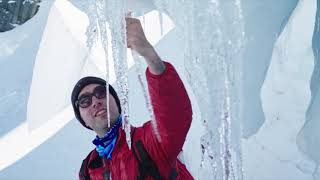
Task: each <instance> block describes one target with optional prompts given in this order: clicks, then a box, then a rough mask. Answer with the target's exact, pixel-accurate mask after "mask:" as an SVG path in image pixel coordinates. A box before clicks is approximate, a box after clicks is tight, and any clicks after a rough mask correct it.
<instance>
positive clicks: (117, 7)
mask: <svg viewBox="0 0 320 180" xmlns="http://www.w3.org/2000/svg"><path fill="white" fill-rule="evenodd" d="M108 7H109V9H108V13H109V15H110V18H109V21H110V30H111V36H112V55H113V59H114V69H115V73H116V78H117V87H118V89H119V95H120V96H119V99H120V104H121V108H122V128H123V129H124V130H125V133H126V141H127V144H128V146H129V149H130V148H131V136H130V131H131V129H130V128H131V125H130V117H129V87H128V63H127V37H126V22H125V14H126V12H125V1H124V0H117V1H108Z"/></svg>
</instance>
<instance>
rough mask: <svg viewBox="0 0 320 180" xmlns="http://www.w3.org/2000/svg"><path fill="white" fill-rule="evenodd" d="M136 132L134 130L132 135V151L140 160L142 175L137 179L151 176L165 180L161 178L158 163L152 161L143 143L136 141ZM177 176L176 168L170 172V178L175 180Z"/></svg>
mask: <svg viewBox="0 0 320 180" xmlns="http://www.w3.org/2000/svg"><path fill="white" fill-rule="evenodd" d="M134 132H135V129H133V132H132V135H131V137H132V140H133V146H132V151H133V154H134V156H135V158H136V159H137V160H138V163H139V172H140V175H139V176H138V177H137V179H138V180H143V179H145V177H146V176H147V175H150V176H152V177H153V178H154V179H156V180H163V179H164V178H163V177H162V176H161V174H160V172H159V169H158V167H157V165H156V163H155V162H154V161H153V160H152V159H151V157H150V155H149V153H148V152H147V150H146V149H145V147H144V146H143V144H142V141H141V140H137V141H135V140H134ZM137 152H138V153H137ZM138 154H139V156H138ZM177 176H178V173H177V171H176V168H173V169H172V170H171V172H170V176H169V178H170V180H175V179H176V177H177Z"/></svg>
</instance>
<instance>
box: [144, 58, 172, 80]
mask: <svg viewBox="0 0 320 180" xmlns="http://www.w3.org/2000/svg"><path fill="white" fill-rule="evenodd" d="M163 62H164V65H165V66H166V69H165V70H164V71H163V72H162V73H161V74H158V75H157V74H152V73H151V72H150V70H149V67H147V69H146V77H147V78H153V79H160V78H161V77H162V76H165V75H166V74H168V72H169V70H172V69H174V67H173V65H172V64H170V63H169V62H166V61H163Z"/></svg>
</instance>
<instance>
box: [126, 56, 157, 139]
mask: <svg viewBox="0 0 320 180" xmlns="http://www.w3.org/2000/svg"><path fill="white" fill-rule="evenodd" d="M131 53H132V57H133V59H134V62H135V70H136V73H137V74H138V79H139V83H140V85H141V88H142V91H143V95H144V99H145V103H146V106H147V109H148V112H149V116H150V119H151V125H152V128H153V132H154V134H155V135H156V137H157V140H158V141H159V142H161V137H160V133H159V130H158V127H157V122H156V119H155V116H154V111H153V106H152V103H151V99H150V96H149V93H148V89H147V86H146V83H145V81H144V79H143V77H142V69H141V62H140V61H142V58H140V56H139V55H138V53H137V52H136V51H134V50H132V51H131Z"/></svg>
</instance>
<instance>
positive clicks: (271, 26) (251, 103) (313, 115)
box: [0, 0, 320, 180]
mask: <svg viewBox="0 0 320 180" xmlns="http://www.w3.org/2000/svg"><path fill="white" fill-rule="evenodd" d="M77 2H78V4H81V3H83V2H84V1H83V2H79V1H77ZM163 3H169V5H168V6H166V7H164V8H162V9H167V10H166V11H167V12H166V13H168V14H169V15H170V17H171V18H172V20H174V21H177V23H176V28H175V29H174V31H172V32H171V33H170V34H168V35H167V36H166V37H165V38H164V39H165V40H164V41H163V42H160V43H159V44H158V45H157V48H158V50H159V52H160V55H161V56H167V59H168V60H169V61H170V62H172V63H173V64H174V65H176V68H177V70H178V72H179V74H181V77H182V79H183V80H184V83H185V84H186V87H187V88H188V92H189V95H190V96H191V98H192V102H193V109H194V122H193V124H192V127H191V129H190V132H189V134H188V137H187V140H186V143H185V146H184V156H185V162H186V165H187V167H188V169H190V171H191V172H192V174H193V175H194V176H195V178H196V179H208V178H210V179H212V177H214V178H215V179H219V178H221V177H222V178H221V179H227V178H229V179H240V178H241V176H242V174H243V179H249V180H251V179H252V180H254V179H272V180H273V179H275V177H276V178H277V179H293V180H295V179H297V180H298V179H299V180H301V179H302V180H313V179H318V178H319V168H318V166H317V164H316V162H319V159H320V158H319V151H318V148H317V147H318V146H319V138H318V136H317V134H318V133H317V131H318V129H319V126H318V124H317V122H318V121H317V118H318V117H319V113H318V111H317V109H318V107H319V105H318V102H319V101H318V100H317V99H318V97H319V96H318V95H317V89H318V88H317V87H318V86H317V81H318V75H317V74H318V73H317V72H318V69H319V68H318V64H317V63H315V62H314V61H313V58H314V57H315V58H316V59H317V58H318V54H317V52H318V46H317V41H314V45H313V49H312V48H311V47H312V44H311V40H312V34H313V25H314V24H313V23H314V19H313V18H314V16H315V10H316V5H315V2H312V1H307V0H305V1H300V2H299V4H298V6H297V8H295V9H294V7H295V5H296V3H297V2H296V1H290V2H289V1H281V2H278V1H277V2H276V1H268V2H256V1H255V2H251V1H247V2H244V4H242V5H241V7H240V8H239V6H238V4H237V3H238V2H237V1H230V3H228V4H225V3H222V2H220V1H210V2H209V1H207V2H204V1H203V3H198V4H193V3H191V4H183V5H181V3H180V4H179V8H180V9H182V10H185V11H183V13H182V10H181V12H180V11H178V10H176V11H174V10H175V9H176V7H178V5H177V3H178V1H170V2H169V1H163ZM205 4H210V5H211V6H205ZM274 4H277V6H274ZM161 6H162V5H159V4H156V7H157V8H158V9H160V10H161ZM63 7H66V6H65V5H64V6H63ZM77 7H79V5H78V6H77ZM148 7H150V6H148ZM192 7H197V8H202V9H212V8H216V11H214V12H212V11H209V12H210V13H213V14H212V16H214V17H216V18H212V19H210V20H208V19H206V18H207V17H208V14H206V13H207V12H202V11H201V12H199V13H197V15H196V16H193V17H191V16H192V13H194V12H198V11H197V10H196V9H197V8H195V9H193V11H190V10H191V9H192ZM262 7H263V8H262ZM62 9H63V8H62V7H60V9H59V7H58V6H55V7H54V8H53V10H52V13H55V16H52V17H51V18H50V19H49V20H48V24H47V26H48V27H51V28H52V29H54V28H53V27H57V26H59V27H60V28H58V29H57V28H55V30H54V31H53V30H52V31H49V29H47V30H46V33H44V35H43V36H44V37H43V40H42V41H43V42H42V44H41V45H39V49H42V50H41V51H44V50H43V49H45V53H44V54H45V56H43V55H41V53H39V54H38V55H37V54H36V52H37V51H38V49H37V48H38V46H37V47H33V46H30V47H33V50H32V51H30V54H27V55H28V56H26V57H35V56H37V57H38V60H37V62H36V63H39V62H46V61H45V60H49V59H50V58H52V59H51V61H47V62H56V63H57V64H58V65H54V64H50V63H49V64H50V68H46V65H45V64H41V67H38V68H41V69H46V70H47V71H46V72H44V71H42V72H39V71H35V72H33V75H34V76H38V77H42V76H43V77H45V76H44V75H45V74H49V75H50V74H53V75H56V76H58V75H59V76H60V75H61V77H63V78H62V79H63V80H64V81H66V82H67V83H68V84H71V85H72V83H73V82H74V81H75V80H76V79H77V78H78V76H79V75H76V73H74V74H72V73H70V72H77V71H81V70H83V71H84V72H93V71H95V70H96V67H95V65H94V63H93V62H95V61H94V60H95V58H93V57H92V56H90V55H89V56H87V55H86V52H87V50H85V48H83V47H84V45H85V46H86V43H85V41H83V40H81V38H79V37H78V36H75V35H77V34H80V33H78V32H76V30H77V29H79V28H73V27H72V25H71V23H70V22H71V21H67V20H66V19H65V18H66V17H67V16H66V14H65V15H64V16H61V15H63V13H66V12H67V11H63V10H62ZM79 9H80V10H83V9H86V7H85V6H83V7H81V8H79ZM186 9H188V10H189V11H186ZM271 9H273V11H272V12H273V13H270V11H271ZM293 9H294V13H293V14H292V16H291V12H292V11H293ZM240 10H241V11H242V14H243V20H241V18H240V17H241V16H240V14H241V13H240ZM86 11H87V9H86ZM68 13H71V11H68ZM170 13H171V14H170ZM229 13H230V14H233V15H230V16H228V17H229V18H228V19H227V20H228V23H224V21H226V19H225V16H226V14H229ZM172 14H174V15H172ZM238 15H239V16H238ZM73 16H74V15H73ZM318 16H319V15H318ZM53 17H54V18H53ZM289 17H290V19H291V20H290V22H289V23H288V24H287V23H286V19H288V18H289ZM184 18H186V19H184ZM188 18H189V19H188ZM199 18H202V19H201V21H200V22H199ZM78 19H81V18H78ZM54 20H55V21H54ZM188 20H189V21H188ZM39 22H41V21H39ZM43 22H44V23H47V22H46V21H43ZM53 22H54V23H53ZM67 22H68V23H67ZM78 22H81V21H78ZM146 22H147V21H146ZM203 23H207V24H208V27H207V26H204V25H203ZM237 23H238V24H237ZM243 23H244V30H241V28H240V29H239V28H227V27H233V26H237V27H239V25H241V24H243ZM317 23H318V21H317ZM78 24H81V23H78ZM195 24H196V25H197V27H199V28H195ZM43 26H44V25H43ZM145 26H147V29H148V27H149V26H148V24H145ZM184 26H187V27H188V28H186V29H185V31H183V33H181V27H184ZM22 27H23V26H22ZM34 27H35V25H33V26H31V25H30V29H34ZM86 27H87V26H85V27H84V28H83V29H84V31H83V32H85V28H86ZM240 27H241V26H240ZM316 27H317V26H316ZM163 28H164V31H165V26H164V27H163ZM80 29H81V28H80ZM199 29H201V31H200V30H199ZM211 29H214V30H215V31H213V32H212V30H211ZM210 30H211V35H212V37H213V38H212V39H208V38H206V36H205V35H206V34H207V33H209V31H210ZM230 30H234V31H232V32H230ZM243 31H244V32H245V39H244V40H243V39H242V32H243ZM318 32H319V30H316V31H315V37H314V38H315V39H316V37H317V34H318ZM50 33H51V34H50ZM83 34H84V33H83ZM188 34H196V35H197V36H195V35H194V36H188ZM231 35H233V36H231ZM278 36H279V38H278ZM39 37H41V36H40V35H39ZM50 37H54V38H50ZM0 38H2V39H4V38H5V39H6V41H3V42H8V41H10V42H11V45H12V46H10V47H12V50H11V51H8V48H3V50H6V51H5V52H3V53H1V56H0V57H1V59H0V62H2V64H1V67H4V71H1V72H2V73H3V74H4V76H3V80H4V81H3V82H5V79H6V78H8V83H10V82H16V84H19V83H21V82H24V83H23V84H21V89H22V91H23V92H24V93H21V94H20V89H19V88H14V86H15V83H12V84H11V85H9V86H10V87H11V86H12V87H11V88H8V87H7V86H4V85H1V88H2V89H4V91H1V92H5V93H4V94H2V93H1V95H2V96H1V97H2V98H1V97H0V98H1V99H2V101H1V103H0V105H1V113H0V114H1V122H4V121H5V123H12V122H14V121H15V120H16V119H17V118H16V117H17V116H15V117H11V116H10V115H9V114H15V113H17V115H21V112H22V111H21V110H19V108H20V107H21V106H22V105H23V104H24V103H26V100H27V99H28V98H27V97H28V94H26V93H25V92H28V90H29V86H31V84H30V82H31V76H26V75H25V74H27V71H30V72H31V70H30V69H28V67H29V66H24V67H25V68H20V69H19V70H18V71H16V72H19V73H17V75H19V76H24V77H25V78H24V79H26V78H27V77H29V80H28V81H25V80H21V78H18V79H17V80H16V81H12V79H10V77H11V76H12V74H13V73H10V72H9V70H6V69H8V68H6V66H5V65H6V64H7V63H8V64H7V65H8V66H9V67H18V65H20V66H22V64H20V61H18V60H19V58H16V59H17V60H14V61H11V62H10V61H9V59H10V56H11V55H12V53H14V52H15V51H16V50H17V52H19V54H22V53H21V52H28V51H27V50H26V46H19V45H14V44H12V43H14V42H16V43H21V42H22V41H23V36H21V33H20V34H18V35H12V36H9V35H8V34H7V35H6V36H0ZM18 38H20V39H22V40H20V41H19V40H18ZM79 40H81V41H79ZM228 40H230V41H228ZM100 41H101V40H100ZM23 42H24V41H23ZM23 42H22V43H21V44H23ZM27 42H28V41H27V40H25V44H28V43H27ZM59 42H64V43H63V44H61V43H59ZM71 42H72V43H71ZM213 42H214V43H213ZM166 43H167V44H166ZM179 43H180V44H179ZM242 43H243V44H244V65H243V69H242V72H241V69H238V68H239V67H238V66H241V64H238V63H241V62H242V61H240V60H237V58H236V57H238V56H239V54H240V53H241V46H242ZM53 44H56V45H53ZM79 44H80V45H79ZM168 44H170V45H168ZM274 44H275V45H274ZM9 45H10V43H9V44H8V43H6V45H3V44H1V45H0V46H1V47H4V46H6V47H7V46H9ZM45 47H46V48H45ZM72 47H76V48H74V49H75V50H74V51H73V50H72ZM178 47H179V48H181V50H183V53H181V51H179V53H178V52H176V50H175V49H176V48H178ZM200 47H203V48H200ZM206 47H210V48H206ZM82 48H83V49H82ZM237 48H238V50H235V49H237ZM79 49H80V50H79ZM230 49H232V50H235V51H230ZM41 51H40V50H39V52H41ZM80 51H81V52H80ZM102 51H103V48H102ZM272 51H273V53H272ZM54 52H55V54H54ZM57 52H59V53H57ZM212 52H214V53H212ZM72 53H74V55H72V56H71V55H70V54H72ZM110 53H111V52H110ZM110 53H109V55H110ZM170 53H172V54H170ZM180 53H181V54H182V55H181V54H180ZM313 53H314V55H313ZM23 54H24V55H25V54H26V53H23ZM56 54H69V56H67V57H68V58H67V59H68V60H69V61H72V60H73V59H74V60H75V62H77V64H75V65H74V66H70V67H72V68H70V70H66V69H65V70H63V71H61V68H62V66H61V64H63V65H64V66H63V67H66V66H68V67H69V64H67V63H66V62H69V61H65V59H64V61H59V58H57V56H56ZM14 56H15V57H17V56H18V55H17V54H15V55H14ZM4 57H5V58H4ZM53 57H56V58H53ZM85 57H86V58H85ZM41 58H42V59H41ZM29 59H30V61H31V60H32V58H29ZM40 59H41V61H40ZM79 59H80V61H82V60H86V61H88V62H87V63H84V64H85V65H86V68H84V69H83V67H82V66H81V65H79ZM104 59H106V58H105V57H104ZM211 59H214V60H213V61H209V60H211ZM33 60H34V59H33ZM171 60H172V61H171ZM203 61H205V63H203V64H201V62H203ZM9 62H10V63H9ZM104 62H106V61H105V60H104ZM316 62H317V61H316ZM234 63H235V64H234ZM15 64H16V65H15ZM30 64H33V63H30ZM2 65H3V66H2ZM110 66H111V64H110ZM314 68H315V72H314V73H313V69H314ZM57 69H58V70H59V72H68V73H65V74H62V73H59V74H55V73H54V72H58V71H57ZM23 70H25V72H24V71H23ZM50 70H53V71H50ZM237 70H239V71H237ZM48 72H49V73H48ZM105 72H106V71H103V73H100V74H99V73H97V74H99V75H101V77H105V76H106V75H105ZM190 72H191V73H190ZM41 73H45V74H41ZM128 73H129V74H130V73H131V74H132V75H133V76H129V77H135V78H136V79H137V74H136V73H132V71H129V72H128ZM241 73H242V74H243V75H241ZM70 74H72V76H73V77H74V79H72V78H68V77H67V76H68V75H70ZM79 74H81V73H79ZM239 74H240V76H239ZM312 74H313V76H312ZM10 75H11V76H10ZM196 75H197V76H196ZM311 76H312V77H313V78H312V80H311V83H312V85H311V88H310V89H309V85H310V82H309V80H310V79H311ZM5 77H6V78H5ZM197 77H201V78H199V79H197ZM241 77H243V84H241V81H238V82H237V80H239V79H241ZM132 79H134V78H129V79H128V82H129V84H130V81H131V80H132ZM193 80H197V81H193ZM35 82H36V81H34V83H35ZM45 82H46V81H42V83H41V84H42V86H41V87H42V89H41V91H37V92H47V91H48V89H46V88H49V89H50V88H51V91H52V90H53V88H52V86H50V85H49V84H45ZM59 82H62V81H59ZM136 82H137V83H136V86H134V85H133V86H132V87H130V89H129V90H130V91H129V95H130V93H131V95H132V96H131V97H130V102H132V101H135V100H136V99H140V101H141V99H143V98H144V97H143V93H141V94H140V96H138V95H137V94H134V93H135V92H132V91H131V89H141V87H140V85H139V81H138V80H137V81H136ZM191 82H192V83H191ZM51 83H52V84H54V83H55V81H54V82H51ZM43 84H45V85H43ZM133 84H134V83H133ZM59 85H60V88H59V89H55V90H54V91H55V93H56V92H59V91H61V90H65V89H64V88H63V85H64V84H62V83H60V84H59ZM71 85H70V86H71ZM262 85H263V86H262ZM22 86H23V87H22ZM32 86H35V84H33V85H32ZM242 86H244V87H243V90H244V92H241V91H240V90H241V87H242ZM239 88H240V89H239ZM260 88H262V89H260ZM14 92H17V94H15V93H14ZM31 92H33V93H32V94H35V93H34V89H32V88H31ZM242 93H243V94H244V95H243V96H237V95H238V94H242ZM53 94H54V93H53ZM53 94H52V95H53ZM63 94H65V91H64V93H63ZM38 96H39V97H41V98H40V100H42V99H46V100H47V101H46V103H45V102H42V103H40V101H39V104H38V105H37V103H34V101H32V102H31V101H30V97H29V105H28V106H29V107H31V108H32V107H34V108H35V107H36V110H37V111H35V112H39V113H40V112H41V113H46V112H47V113H48V112H49V111H48V110H49V109H50V107H51V106H52V107H58V106H57V105H56V104H51V103H48V98H50V97H46V98H43V96H42V95H41V94H38ZM33 97H36V96H32V97H31V99H32V98H33ZM60 98H61V99H63V98H66V100H65V101H63V103H62V102H61V104H62V107H63V106H65V105H66V103H67V102H69V96H67V95H64V96H59V98H57V96H55V99H60ZM20 99H21V100H22V101H21V103H20V104H18V105H17V104H16V102H20ZM23 99H25V101H23ZM37 99H39V98H37ZM213 100H214V101H213ZM55 102H56V101H55ZM141 102H142V101H141ZM310 102H311V103H310ZM10 103H13V104H10ZM240 103H244V104H240ZM44 104H45V105H46V106H44ZM61 104H60V105H61ZM143 104H144V103H143ZM239 105H241V106H239ZM43 107H46V108H48V109H43ZM141 107H143V105H141ZM213 107H215V108H213ZM238 108H243V109H244V111H243V113H244V114H245V115H244V117H245V118H244V119H243V120H241V121H239V117H241V116H242V115H241V113H238V112H239V111H240V110H239V109H238ZM52 109H54V108H52ZM130 110H131V111H130V112H131V116H130V117H135V118H132V121H131V122H132V123H136V121H137V120H138V119H139V120H140V119H146V117H148V112H147V108H145V111H146V112H144V111H143V112H142V110H140V109H136V108H135V107H132V108H131V109H130ZM207 110H208V111H207ZM4 111H8V114H7V113H6V112H4ZM240 112H241V111H240ZM71 113H72V112H71ZM135 113H137V114H141V115H140V116H139V115H136V114H135ZM21 116H22V115H21ZM2 117H3V118H4V119H2ZM41 117H42V118H40V119H42V121H38V120H37V121H36V120H35V119H31V120H30V123H32V124H33V125H34V126H36V127H40V128H41V127H42V126H41V124H42V123H43V121H46V120H49V119H50V118H49V117H51V115H50V113H49V114H47V115H42V116H41ZM43 117H48V118H43ZM211 117H212V118H211ZM264 117H265V119H264ZM32 120H34V121H32ZM51 120H52V119H51ZM66 121H68V120H67V119H66ZM203 124H204V126H203ZM239 124H240V125H239ZM4 126H5V127H9V126H10V127H12V128H9V130H8V131H10V130H11V129H13V127H15V126H16V125H15V124H14V123H13V124H5V125H4ZM241 129H242V130H243V131H242V133H241V131H240V130H241ZM4 133H5V132H4ZM84 133H88V132H87V131H85V130H83V131H82V129H81V126H80V125H79V124H77V122H75V121H73V122H72V123H71V124H68V125H67V126H66V127H65V128H63V129H61V131H59V132H58V133H57V135H56V136H53V137H52V138H51V139H49V140H47V142H45V143H44V144H43V145H40V146H39V147H38V148H37V149H35V150H34V151H32V152H31V153H30V154H28V155H26V156H25V157H24V158H22V159H21V160H19V161H17V162H16V163H15V164H13V165H11V166H9V168H7V169H5V170H3V171H1V173H0V177H1V178H2V177H3V178H4V179H12V178H13V179H21V178H22V177H20V176H19V174H23V175H24V177H25V176H28V177H33V179H43V178H44V177H48V174H50V177H55V178H54V179H76V174H77V171H78V166H76V167H75V166H74V164H79V165H80V163H81V160H82V158H83V157H85V155H86V152H88V151H89V150H90V149H91V148H92V147H90V146H89V145H88V142H90V140H91V135H90V134H87V136H85V135H84V136H81V137H82V140H81V141H80V140H79V141H74V142H69V141H68V139H78V138H79V136H80V134H84ZM74 134H77V136H76V137H74ZM241 135H243V136H245V137H246V139H241V138H240V137H241ZM297 135H298V138H297ZM25 137H27V136H25ZM85 138H87V139H85ZM84 139H85V140H84ZM30 141H31V140H30ZM1 143H2V142H1ZM1 143H0V144H1ZM2 144H3V143H2ZM66 144H69V145H71V147H69V151H66V150H62V149H60V148H59V147H65V145H66ZM72 144H73V145H74V146H72ZM53 147H55V148H58V149H56V150H55V153H56V154H55V155H51V156H50V152H52V149H53ZM73 147H77V148H76V149H74V148H73ZM197 147H198V148H197ZM79 148H80V149H81V151H79ZM201 148H202V149H201ZM14 149H15V150H14V151H13V150H11V151H8V152H7V153H6V157H9V156H11V155H10V154H11V152H17V151H18V150H19V149H23V148H14ZM71 151H72V152H74V154H73V155H72V156H68V155H66V154H69V155H70V153H68V152H71ZM57 153H58V154H59V156H61V157H64V159H69V160H70V161H68V162H70V163H69V164H68V162H66V163H65V164H64V166H63V167H62V166H61V162H58V161H57V160H56V159H53V158H52V159H50V158H51V157H56V156H57ZM15 154H17V153H15ZM48 154H49V155H48ZM220 155H221V156H220ZM43 157H46V158H47V159H48V160H49V161H50V162H51V164H50V166H51V167H54V168H55V169H60V171H61V172H64V173H63V175H62V174H51V172H46V171H45V170H43V171H41V172H39V173H38V174H37V175H34V174H28V173H30V172H32V171H30V169H28V168H31V166H30V164H31V163H32V164H33V166H32V168H37V169H42V168H43V167H45V166H43V163H45V162H43ZM0 159H1V160H3V159H4V158H0ZM201 160H203V161H201ZM60 166H61V167H60ZM242 169H243V170H244V171H243V173H242V171H241V170H242ZM16 172H23V173H16ZM214 172H218V173H215V174H213V173H214ZM1 178H0V179H1Z"/></svg>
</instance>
